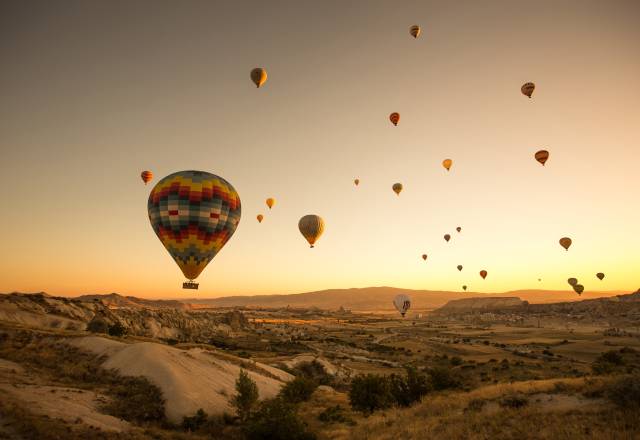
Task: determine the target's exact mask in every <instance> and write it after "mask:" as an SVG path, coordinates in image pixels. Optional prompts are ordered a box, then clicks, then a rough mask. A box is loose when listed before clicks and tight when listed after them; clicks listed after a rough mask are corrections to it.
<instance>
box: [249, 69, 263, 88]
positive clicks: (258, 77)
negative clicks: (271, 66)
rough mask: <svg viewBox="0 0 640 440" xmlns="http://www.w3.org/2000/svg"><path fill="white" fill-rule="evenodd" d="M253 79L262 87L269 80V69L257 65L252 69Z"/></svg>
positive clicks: (258, 86)
mask: <svg viewBox="0 0 640 440" xmlns="http://www.w3.org/2000/svg"><path fill="white" fill-rule="evenodd" d="M251 81H253V83H254V84H255V85H256V87H257V88H260V87H261V86H262V85H263V84H264V83H265V82H267V71H266V70H264V69H263V68H262V67H256V68H255V69H253V70H252V71H251Z"/></svg>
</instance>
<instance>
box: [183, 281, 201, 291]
mask: <svg viewBox="0 0 640 440" xmlns="http://www.w3.org/2000/svg"><path fill="white" fill-rule="evenodd" d="M182 288H183V289H194V290H198V283H194V282H193V281H185V282H184V283H182Z"/></svg>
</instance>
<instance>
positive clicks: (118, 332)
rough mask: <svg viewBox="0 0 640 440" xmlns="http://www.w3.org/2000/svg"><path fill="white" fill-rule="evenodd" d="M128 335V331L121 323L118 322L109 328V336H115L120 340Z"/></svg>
mask: <svg viewBox="0 0 640 440" xmlns="http://www.w3.org/2000/svg"><path fill="white" fill-rule="evenodd" d="M126 334H127V329H126V328H125V327H124V326H123V325H122V324H120V323H119V322H116V323H115V324H113V325H110V326H109V336H115V337H118V338H120V337H122V336H124V335H126Z"/></svg>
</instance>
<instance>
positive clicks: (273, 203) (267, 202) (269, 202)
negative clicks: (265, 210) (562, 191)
mask: <svg viewBox="0 0 640 440" xmlns="http://www.w3.org/2000/svg"><path fill="white" fill-rule="evenodd" d="M265 203H266V204H267V206H268V207H269V209H271V208H273V205H275V204H276V199H274V198H273V197H269V198H268V199H267V200H266V201H265Z"/></svg>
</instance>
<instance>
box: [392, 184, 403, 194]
mask: <svg viewBox="0 0 640 440" xmlns="http://www.w3.org/2000/svg"><path fill="white" fill-rule="evenodd" d="M391 189H392V190H393V192H394V193H396V194H397V195H400V193H401V192H402V183H394V184H393V186H392V187H391Z"/></svg>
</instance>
